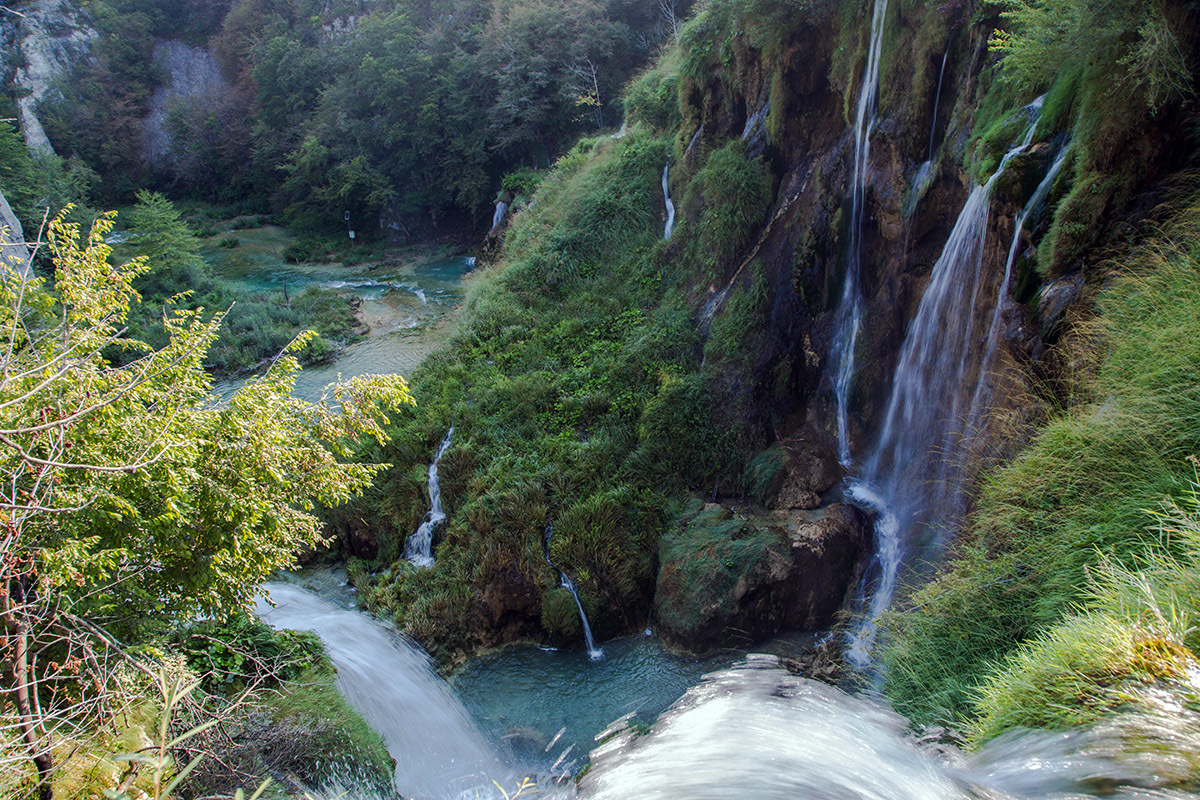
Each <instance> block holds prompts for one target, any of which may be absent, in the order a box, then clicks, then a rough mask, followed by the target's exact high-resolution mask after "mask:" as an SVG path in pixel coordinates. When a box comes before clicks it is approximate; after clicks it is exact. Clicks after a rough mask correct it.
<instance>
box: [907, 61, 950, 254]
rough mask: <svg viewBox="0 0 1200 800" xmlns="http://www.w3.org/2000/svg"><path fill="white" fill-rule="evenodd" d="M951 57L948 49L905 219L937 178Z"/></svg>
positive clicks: (939, 76)
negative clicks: (936, 152) (937, 142)
mask: <svg viewBox="0 0 1200 800" xmlns="http://www.w3.org/2000/svg"><path fill="white" fill-rule="evenodd" d="M949 55H950V50H949V48H947V50H946V52H945V53H943V54H942V68H941V70H940V71H939V72H938V82H937V94H935V95H934V96H933V117H932V119H931V120H930V122H929V151H928V153H927V154H926V156H925V161H923V162H922V163H921V166H919V167H917V172H916V174H915V175H914V176H913V179H912V181H911V184H910V185H911V187H912V188H911V189H910V191H909V197H910V199H909V200H908V201H907V202H906V203H905V207H904V216H905V217H909V216H912V213H913V212H914V211H916V208H917V203H918V202H919V201H920V199H921V198H922V197H924V196H925V191H926V190H927V189H928V188H929V187H930V185H932V184H933V179H934V177H935V175H934V172H933V141H934V135H935V134H936V133H937V116H938V104H939V102H940V101H941V99H942V79H943V78H945V77H946V59H947V57H949ZM905 249H906V250H907V242H906V243H905Z"/></svg>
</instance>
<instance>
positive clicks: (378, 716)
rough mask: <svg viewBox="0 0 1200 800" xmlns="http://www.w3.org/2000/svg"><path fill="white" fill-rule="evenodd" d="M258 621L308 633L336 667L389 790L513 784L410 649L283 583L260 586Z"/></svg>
mask: <svg viewBox="0 0 1200 800" xmlns="http://www.w3.org/2000/svg"><path fill="white" fill-rule="evenodd" d="M265 589H266V591H267V592H268V594H269V595H270V598H271V600H272V601H273V602H275V603H277V605H276V606H275V607H274V608H271V607H270V606H269V605H268V603H267V601H266V600H264V599H261V598H260V599H259V600H258V603H257V613H258V616H259V617H261V618H262V620H263V621H264V622H266V623H267V624H268V625H270V626H271V627H273V628H277V629H289V630H301V631H313V632H315V633H316V634H317V635H319V636H320V637H321V641H322V642H324V643H325V650H326V652H327V653H328V654H329V658H330V660H331V661H332V662H333V665H334V666H335V667H337V687H338V690H339V691H340V692H341V693H342V695H343V696H345V698H346V700H347V701H348V702H349V703H350V705H351V706H352V707H353V708H354V709H355V710H356V711H358V712H359V713H360V714H362V715H363V717H364V718H365V719H366V720H367V722H368V723H369V724H370V725H371V727H372V728H374V729H375V730H376V731H377V732H378V733H379V734H380V736H382V737H383V740H384V743H385V744H386V745H387V748H388V752H389V753H390V754H391V755H392V757H393V758H395V759H396V774H395V778H394V785H395V788H396V790H397V791H398V792H400V793H401V794H402V796H403V797H414V798H419V800H446V798H460V797H461V798H467V797H470V798H474V797H493V796H495V792H494V789H493V784H492V781H498V782H500V783H501V784H502V785H511V784H513V783H514V780H513V775H512V770H511V769H510V768H509V767H507V766H505V765H504V764H503V762H501V761H500V759H499V758H498V757H497V755H496V753H495V752H494V751H493V749H492V747H491V746H490V745H489V744H488V742H487V741H486V740H485V739H484V737H483V734H481V733H480V732H479V729H478V728H476V727H475V723H474V722H473V721H472V719H471V717H470V714H468V713H467V710H466V708H464V707H463V705H462V703H461V702H459V700H458V698H457V697H455V696H454V694H453V693H452V692H451V691H450V689H449V687H448V686H447V685H446V683H445V682H444V681H443V680H442V679H441V678H439V677H438V676H437V674H436V673H435V672H434V670H433V665H432V664H431V663H430V660H429V657H428V656H426V655H425V653H424V652H423V651H422V650H421V649H420V648H419V647H417V646H416V645H414V644H412V643H411V642H409V641H408V640H406V639H404V638H403V637H400V636H397V635H396V634H394V633H393V632H391V631H389V630H388V629H386V628H384V627H383V626H382V625H380V624H379V623H378V622H376V621H375V620H373V619H371V618H370V617H368V616H367V615H366V614H362V613H360V612H358V611H352V610H347V609H344V608H338V607H337V606H335V605H333V604H332V603H330V602H328V601H326V600H324V599H322V598H320V597H318V596H317V595H315V594H313V593H312V592H310V591H308V590H307V589H304V588H301V587H299V586H296V585H293V584H287V583H269V584H267V585H266V587H265Z"/></svg>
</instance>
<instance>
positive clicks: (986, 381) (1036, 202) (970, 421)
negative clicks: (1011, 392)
mask: <svg viewBox="0 0 1200 800" xmlns="http://www.w3.org/2000/svg"><path fill="white" fill-rule="evenodd" d="M1069 152H1070V147H1069V146H1066V145H1064V146H1063V147H1061V148H1059V151H1058V153H1057V154H1056V155H1055V156H1054V160H1053V161H1052V162H1051V164H1050V169H1049V170H1047V171H1046V176H1045V177H1044V178H1042V182H1041V183H1039V184H1038V187H1037V189H1035V190H1034V192H1033V194H1032V195H1031V196H1030V198H1029V201H1028V202H1027V203H1025V207H1024V208H1022V209H1021V213H1019V214H1017V218H1016V220H1014V221H1013V238H1012V244H1010V245H1009V246H1008V260H1007V261H1006V262H1005V263H1004V280H1003V282H1002V283H1001V284H1000V291H999V293H998V294H997V295H996V296H997V298H998V299H997V302H996V307H995V308H994V309H993V310H992V322H991V324H990V325H989V326H988V334H987V344H986V345H985V346H984V350H983V360H982V362H981V367H980V370H979V379H978V380H977V381H976V383H975V392H974V394H973V395H972V396H971V409H970V411H969V412H968V414H967V427H966V429H967V430H968V431H971V432H972V433H973V432H974V431H975V430H976V429H977V428H978V426H979V422H980V418H981V416H982V414H983V412H984V410H985V406H986V404H987V402H988V399H989V395H990V391H991V387H992V381H991V380H990V373H989V369H990V367H991V364H992V359H993V358H994V357H995V355H996V347H997V345H998V344H999V343H1000V316H1001V312H1002V310H1003V309H1004V303H1005V301H1006V300H1007V299H1008V291H1009V287H1010V286H1011V284H1012V273H1013V267H1014V266H1015V265H1016V261H1017V251H1018V249H1019V247H1020V245H1021V239H1022V237H1023V236H1024V233H1025V222H1026V221H1027V220H1028V219H1029V217H1030V215H1031V214H1034V213H1035V212H1037V211H1038V210H1039V209H1040V208H1041V206H1042V204H1043V203H1044V202H1046V197H1047V196H1048V195H1049V194H1050V187H1051V186H1052V185H1053V184H1054V179H1055V178H1057V177H1058V173H1059V172H1060V171H1061V170H1062V167H1063V164H1065V163H1066V161H1067V154H1068V153H1069Z"/></svg>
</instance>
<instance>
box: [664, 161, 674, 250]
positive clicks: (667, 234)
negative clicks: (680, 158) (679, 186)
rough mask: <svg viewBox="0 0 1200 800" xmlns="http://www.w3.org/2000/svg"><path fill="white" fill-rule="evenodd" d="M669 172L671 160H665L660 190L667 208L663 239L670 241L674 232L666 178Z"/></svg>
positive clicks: (671, 204)
mask: <svg viewBox="0 0 1200 800" xmlns="http://www.w3.org/2000/svg"><path fill="white" fill-rule="evenodd" d="M670 170H671V159H669V158H668V159H667V163H666V164H665V165H663V174H662V190H663V202H664V203H665V204H666V206H667V224H666V225H665V226H664V227H663V238H664V239H670V238H671V233H672V232H673V231H674V230H675V204H674V203H673V202H671V187H670V185H669V184H668V182H667V176H668V174H669V173H670Z"/></svg>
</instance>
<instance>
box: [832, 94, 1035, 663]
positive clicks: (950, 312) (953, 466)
mask: <svg viewBox="0 0 1200 800" xmlns="http://www.w3.org/2000/svg"><path fill="white" fill-rule="evenodd" d="M1040 110H1041V98H1038V99H1037V100H1035V101H1034V102H1033V103H1031V104H1030V105H1029V106H1028V107H1027V111H1028V113H1029V114H1030V116H1031V118H1032V119H1031V121H1030V123H1029V126H1028V131H1027V132H1026V134H1025V136H1024V137H1023V139H1022V140H1021V141H1020V142H1019V143H1018V144H1016V145H1015V146H1014V147H1013V148H1012V149H1010V150H1009V151H1008V153H1007V154H1005V156H1004V158H1003V159H1002V160H1001V162H1000V165H999V167H998V168H997V169H996V171H995V173H993V175H992V177H991V178H990V179H989V180H988V182H987V183H985V184H984V185H982V186H976V187H975V188H974V189H972V190H971V193H970V194H969V195H968V197H967V200H966V203H965V204H964V205H963V209H962V211H961V212H960V213H959V215H958V219H957V221H956V222H955V223H954V229H953V230H952V231H951V232H950V237H949V239H948V240H947V242H946V246H945V248H944V249H943V250H942V255H941V257H940V258H938V260H937V263H936V264H934V266H933V271H932V273H931V275H930V278H929V284H928V286H927V287H926V289H925V292H924V294H923V295H922V297H921V303H920V306H919V307H918V309H917V313H916V316H915V317H914V318H913V320H912V322H911V323H910V325H909V328H908V332H907V333H906V335H905V339H904V345H903V347H902V349H901V351H900V360H899V362H898V363H897V365H896V371H895V373H894V374H893V377H892V390H891V396H890V397H889V398H888V404H887V411H886V413H885V415H884V418H883V424H882V426H881V428H880V432H879V438H878V440H877V441H876V444H875V447H874V449H873V450H872V451H871V453H870V455H869V457H868V458H867V460H866V462H865V464H864V467H863V470H862V472H861V473H860V475H859V478H858V479H857V480H854V481H852V482H851V483H850V485H849V489H848V491H849V494H850V495H851V497H853V498H854V499H856V500H858V501H859V502H861V503H863V504H864V505H867V506H868V507H870V508H872V509H873V510H874V511H875V512H876V514H877V522H876V527H875V534H876V536H875V538H876V547H877V552H876V558H875V559H874V564H873V565H872V570H871V574H870V575H869V578H870V579H871V581H872V582H873V583H874V587H873V590H872V591H870V592H868V594H869V596H870V600H869V602H868V603H867V606H866V613H865V616H864V620H863V622H862V623H861V624H860V626H859V627H858V629H857V630H856V631H855V633H854V635H853V637H852V639H851V642H850V646H849V648H848V650H847V655H848V657H849V658H850V660H851V661H852V662H854V663H856V664H858V665H860V666H862V665H866V664H867V663H869V660H870V650H871V647H872V645H873V644H874V641H875V634H876V629H877V623H878V619H879V616H880V615H881V614H882V613H883V612H884V611H885V610H887V608H888V606H890V605H891V602H892V597H893V595H894V593H895V589H896V585H897V581H898V578H899V573H900V569H901V567H902V566H903V565H904V563H905V562H906V561H912V560H913V557H914V556H917V557H918V558H921V557H922V556H924V559H923V560H928V556H931V555H934V554H936V552H937V551H938V550H939V549H940V547H941V545H942V542H941V534H940V531H939V528H940V527H941V526H942V525H944V523H946V522H948V521H950V520H953V519H954V518H955V516H956V515H957V514H958V513H960V512H961V510H962V502H963V498H962V488H963V487H962V478H963V475H962V469H961V468H959V467H961V465H960V464H959V460H958V459H956V458H952V457H951V456H950V454H951V453H954V452H957V451H960V450H961V449H963V448H966V447H969V442H968V441H967V440H968V439H969V437H970V434H971V433H972V431H971V430H969V429H968V428H967V425H966V421H967V417H968V407H964V400H965V399H970V398H972V397H973V395H971V394H969V393H968V392H967V391H966V389H967V387H971V386H975V385H977V382H978V381H980V380H987V377H986V374H987V369H988V364H987V363H986V361H987V360H988V359H990V358H991V357H992V355H994V350H995V347H994V343H993V344H991V350H990V352H986V353H984V352H981V347H980V345H981V344H982V345H983V347H982V350H987V349H988V347H989V342H990V340H991V339H992V338H993V337H994V336H995V335H996V328H995V326H996V323H997V320H998V311H993V313H992V314H989V315H980V314H979V313H978V312H977V309H979V308H981V307H983V304H984V303H986V302H988V299H987V298H985V297H984V296H983V295H984V292H985V290H986V284H987V277H988V276H987V275H986V274H985V271H984V269H983V254H984V245H985V243H986V240H987V226H988V219H989V216H990V208H991V196H992V189H993V187H994V186H995V184H996V181H997V179H998V178H999V177H1000V175H1001V174H1002V173H1003V172H1004V169H1005V167H1006V166H1007V165H1008V163H1009V161H1010V160H1011V159H1012V158H1013V157H1014V156H1016V155H1017V154H1018V153H1020V152H1022V151H1024V150H1025V149H1026V148H1027V147H1028V146H1029V143H1030V142H1031V141H1032V140H1033V133H1034V129H1035V128H1036V125H1037V115H1038V112H1039V111H1040ZM1047 185H1048V184H1047ZM1009 269H1011V264H1010V265H1009ZM1006 272H1007V270H1006ZM1006 293H1007V281H1006V282H1005V284H1004V286H1003V287H1002V288H1001V290H1000V291H999V292H998V293H997V296H996V297H995V299H994V300H993V301H992V302H993V303H994V304H995V307H996V308H998V307H999V306H1000V305H1001V304H1002V303H1003V302H1004V299H1005V294H1006ZM981 317H982V318H983V319H987V320H989V321H990V325H989V327H988V328H983V327H982V325H981V324H978V323H979V321H980V318H981ZM981 356H982V357H981Z"/></svg>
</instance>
